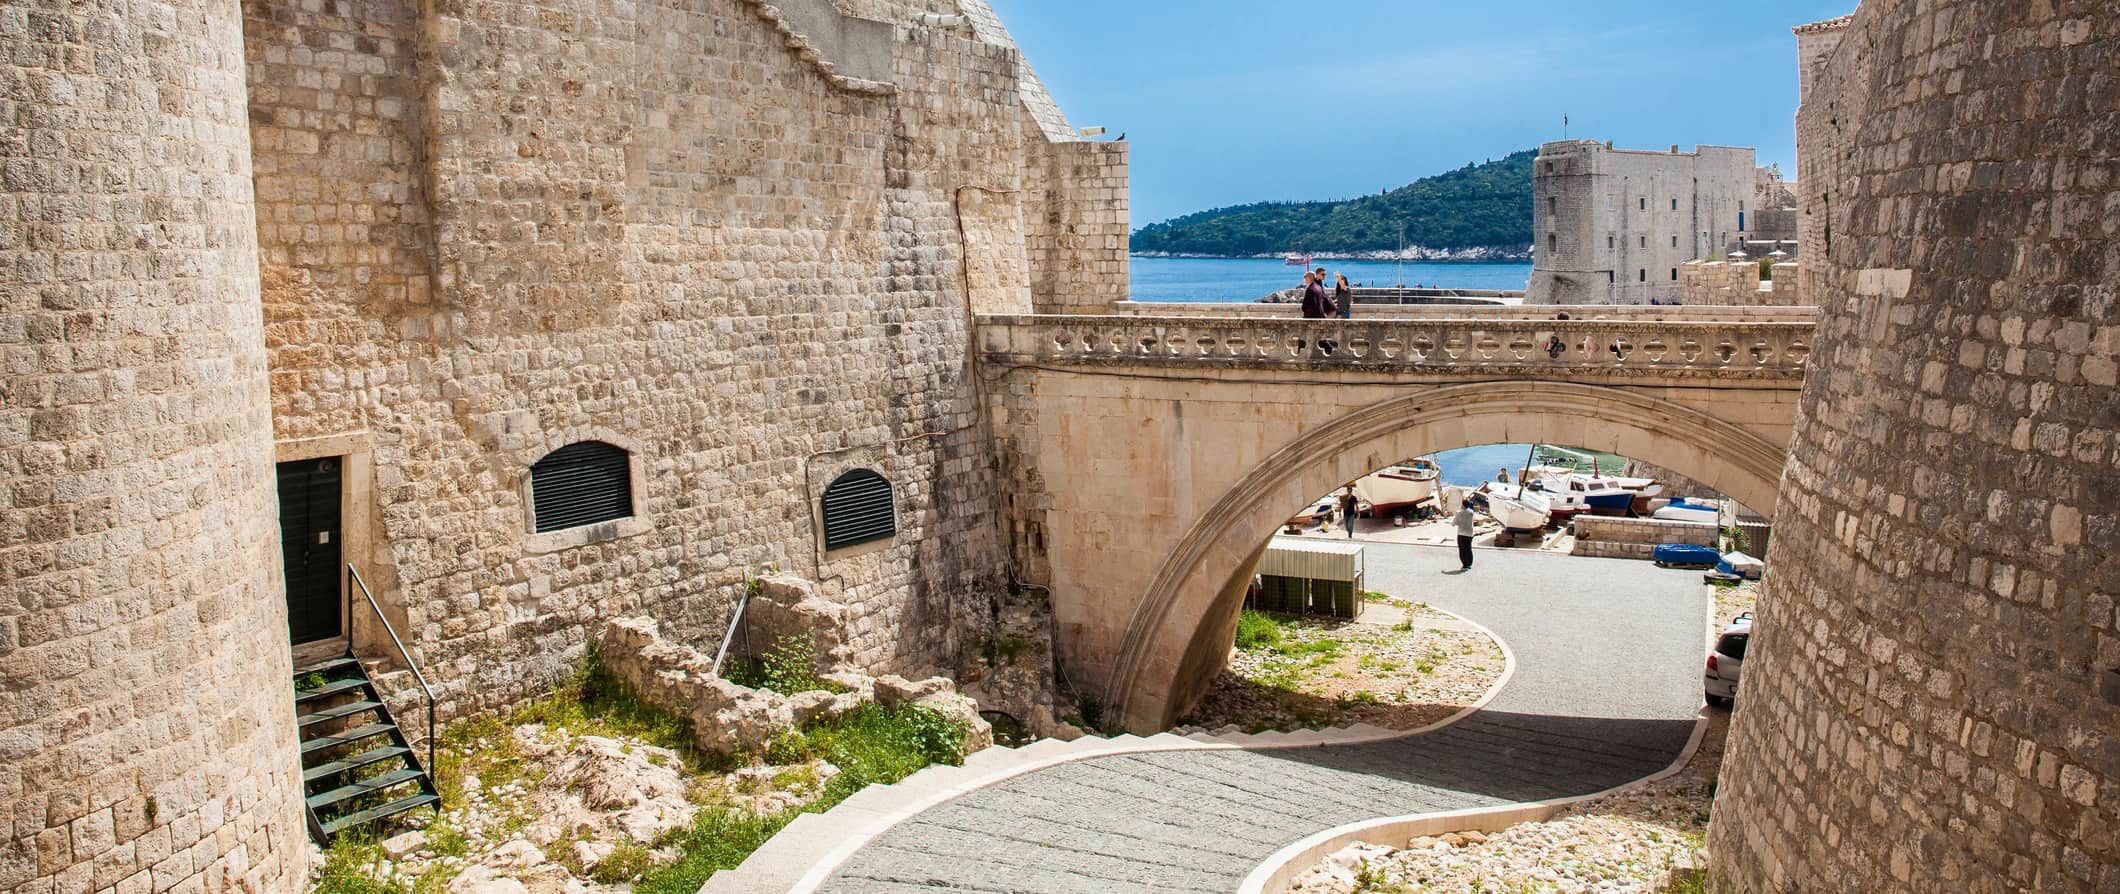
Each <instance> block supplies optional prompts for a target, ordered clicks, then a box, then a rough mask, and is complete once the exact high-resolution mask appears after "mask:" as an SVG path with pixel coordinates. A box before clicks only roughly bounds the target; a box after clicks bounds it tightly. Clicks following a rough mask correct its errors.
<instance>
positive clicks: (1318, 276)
mask: <svg viewBox="0 0 2120 894" xmlns="http://www.w3.org/2000/svg"><path fill="white" fill-rule="evenodd" d="M1318 269H1319V270H1324V269H1325V268H1323V267H1320V268H1318ZM1332 314H1333V311H1332V299H1331V298H1328V297H1326V295H1325V274H1323V273H1305V274H1303V319H1306V320H1323V319H1326V318H1328V317H1330V316H1332ZM1336 347H1339V346H1338V345H1335V344H1333V343H1332V340H1331V339H1329V338H1321V339H1318V351H1320V352H1323V353H1326V354H1330V353H1332V351H1333V349H1334V348H1336ZM1312 356H1316V354H1313V355H1312Z"/></svg>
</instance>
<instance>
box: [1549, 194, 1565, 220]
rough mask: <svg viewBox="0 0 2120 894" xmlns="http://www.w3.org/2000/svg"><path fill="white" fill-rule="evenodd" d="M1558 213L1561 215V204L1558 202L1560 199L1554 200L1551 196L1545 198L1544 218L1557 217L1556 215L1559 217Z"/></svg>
mask: <svg viewBox="0 0 2120 894" xmlns="http://www.w3.org/2000/svg"><path fill="white" fill-rule="evenodd" d="M1560 213H1561V202H1560V199H1557V198H1555V197H1553V196H1547V197H1546V216H1547V217H1554V216H1557V215H1559V214H1560Z"/></svg>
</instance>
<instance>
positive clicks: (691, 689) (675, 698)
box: [598, 618, 795, 754]
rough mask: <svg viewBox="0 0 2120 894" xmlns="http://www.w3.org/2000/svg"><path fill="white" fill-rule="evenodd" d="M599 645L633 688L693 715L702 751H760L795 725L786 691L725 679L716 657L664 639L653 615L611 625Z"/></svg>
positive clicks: (615, 671)
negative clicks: (746, 684) (750, 685)
mask: <svg viewBox="0 0 2120 894" xmlns="http://www.w3.org/2000/svg"><path fill="white" fill-rule="evenodd" d="M598 649H599V657H600V658H601V659H602V660H603V663H604V666H605V667H607V668H609V669H610V670H611V672H612V673H613V674H615V675H617V677H618V678H619V679H620V680H623V681H625V683H626V685H627V686H629V687H632V689H633V691H634V692H636V693H639V694H640V696H641V697H642V698H644V699H647V700H648V701H650V702H652V703H654V704H658V705H662V706H664V707H667V708H670V709H672V710H675V711H677V712H679V713H681V714H684V715H685V717H686V718H687V719H689V720H691V721H692V731H693V735H694V736H696V737H697V741H698V745H699V748H700V750H701V751H705V752H709V753H712V754H736V753H738V752H744V751H759V750H762V749H764V748H765V747H766V744H767V743H768V742H771V741H772V739H773V736H774V735H775V734H777V733H778V732H780V731H782V730H788V729H793V728H795V712H794V707H793V706H792V705H791V704H789V701H788V699H787V697H786V696H782V695H779V694H777V693H772V692H767V691H765V690H761V689H752V688H749V687H746V686H738V685H736V684H735V683H731V682H729V681H728V680H724V679H722V678H721V677H719V676H717V675H716V674H715V673H714V660H713V659H712V658H709V657H707V656H706V655H704V654H701V653H700V652H699V651H698V650H696V649H693V648H691V647H689V646H685V645H681V644H678V643H674V642H670V641H668V640H665V639H663V637H662V629H661V625H660V624H658V623H657V622H656V621H655V620H654V619H652V618H621V619H618V620H615V621H612V622H611V623H609V624H606V625H605V626H604V635H603V637H602V639H601V640H599V642H598Z"/></svg>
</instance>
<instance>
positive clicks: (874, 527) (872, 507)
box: [822, 469, 898, 552]
mask: <svg viewBox="0 0 2120 894" xmlns="http://www.w3.org/2000/svg"><path fill="white" fill-rule="evenodd" d="M896 502H897V501H895V500H893V499H892V497H891V483H890V482H889V481H886V480H884V477H883V476H882V475H878V474H876V473H875V472H872V471H869V470H868V469H855V470H854V471H851V472H848V473H846V474H844V475H841V476H839V477H838V478H836V479H833V481H832V484H831V486H829V487H826V488H825V489H824V497H823V498H822V503H823V506H822V508H823V510H824V513H823V514H824V548H825V551H826V552H830V551H832V550H837V549H845V548H847V547H849V546H859V545H861V544H864V543H870V542H873V541H877V540H889V539H891V538H892V537H894V536H897V534H898V509H897V505H896Z"/></svg>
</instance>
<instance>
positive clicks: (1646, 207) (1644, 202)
mask: <svg viewBox="0 0 2120 894" xmlns="http://www.w3.org/2000/svg"><path fill="white" fill-rule="evenodd" d="M1642 210H1643V211H1647V210H1649V200H1648V198H1647V197H1644V198H1643V199H1642Z"/></svg>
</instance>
